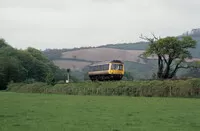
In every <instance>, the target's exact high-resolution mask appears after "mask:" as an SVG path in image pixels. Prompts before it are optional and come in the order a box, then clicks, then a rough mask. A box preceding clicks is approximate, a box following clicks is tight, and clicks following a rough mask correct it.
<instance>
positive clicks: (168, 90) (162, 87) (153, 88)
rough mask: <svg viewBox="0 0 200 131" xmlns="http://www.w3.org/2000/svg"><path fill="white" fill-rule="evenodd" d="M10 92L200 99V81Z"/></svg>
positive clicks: (14, 88)
mask: <svg viewBox="0 0 200 131" xmlns="http://www.w3.org/2000/svg"><path fill="white" fill-rule="evenodd" d="M7 90H8V91H11V92H24V93H25V92H28V93H53V94H68V95H115V96H119V95H123V96H148V97H152V96H156V97H168V96H171V97H199V96H200V79H188V80H165V81H158V80H153V81H117V82H80V83H69V84H56V85H55V86H48V85H46V84H45V83H33V84H23V83H21V84H10V85H9V86H8V89H7Z"/></svg>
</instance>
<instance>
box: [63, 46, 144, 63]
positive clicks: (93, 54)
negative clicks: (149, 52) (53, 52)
mask: <svg viewBox="0 0 200 131" xmlns="http://www.w3.org/2000/svg"><path fill="white" fill-rule="evenodd" d="M143 52H144V51H142V50H121V49H112V48H91V49H82V50H76V51H69V52H64V53H63V55H62V57H61V58H74V57H75V56H76V58H77V59H84V60H90V61H105V60H113V59H119V60H123V61H134V62H136V61H137V59H138V55H140V54H141V53H143Z"/></svg>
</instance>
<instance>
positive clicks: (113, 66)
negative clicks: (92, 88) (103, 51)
mask: <svg viewBox="0 0 200 131" xmlns="http://www.w3.org/2000/svg"><path fill="white" fill-rule="evenodd" d="M88 75H89V77H90V79H91V80H92V81H96V80H98V81H108V80H121V79H122V77H123V76H124V63H123V62H122V61H120V60H111V61H104V62H99V63H95V64H92V65H90V66H89V72H88Z"/></svg>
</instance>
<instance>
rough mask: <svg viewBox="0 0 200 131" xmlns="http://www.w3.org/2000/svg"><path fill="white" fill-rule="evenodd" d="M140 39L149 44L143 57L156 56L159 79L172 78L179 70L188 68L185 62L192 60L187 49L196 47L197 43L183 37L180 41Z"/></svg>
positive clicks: (188, 37) (187, 37) (171, 39)
mask: <svg viewBox="0 0 200 131" xmlns="http://www.w3.org/2000/svg"><path fill="white" fill-rule="evenodd" d="M141 38H142V39H145V40H147V41H148V42H149V43H150V44H149V47H148V48H147V49H146V51H145V52H144V53H143V56H144V57H148V56H154V55H156V56H157V62H158V71H157V77H158V78H159V79H169V78H173V77H174V76H175V75H176V73H177V71H178V70H179V69H181V68H190V66H188V65H187V64H186V61H185V60H186V59H191V58H192V55H191V53H190V52H189V51H188V49H190V48H195V47H196V43H197V42H196V41H195V40H193V39H192V37H190V36H183V37H182V38H180V39H179V38H177V37H166V38H157V37H156V36H155V35H153V38H147V37H143V36H141Z"/></svg>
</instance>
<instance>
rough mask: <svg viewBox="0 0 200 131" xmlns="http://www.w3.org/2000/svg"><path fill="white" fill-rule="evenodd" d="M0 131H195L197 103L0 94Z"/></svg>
mask: <svg viewBox="0 0 200 131" xmlns="http://www.w3.org/2000/svg"><path fill="white" fill-rule="evenodd" d="M0 103H1V110H0V121H1V123H0V130H1V131H27V130H28V131H36V130H37V131H47V130H48V131H55V130H56V131H64V130H66V131H67V130H69V131H169V130H170V131H178V130H179V131H199V130H200V110H199V109H200V99H193V98H192V99H189V98H155V97H151V98H147V97H146V98H145V97H123V96H121V97H117V96H113V97H109V96H72V95H70V96H66V95H56V94H29V93H26V94H23V93H11V92H0Z"/></svg>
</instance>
